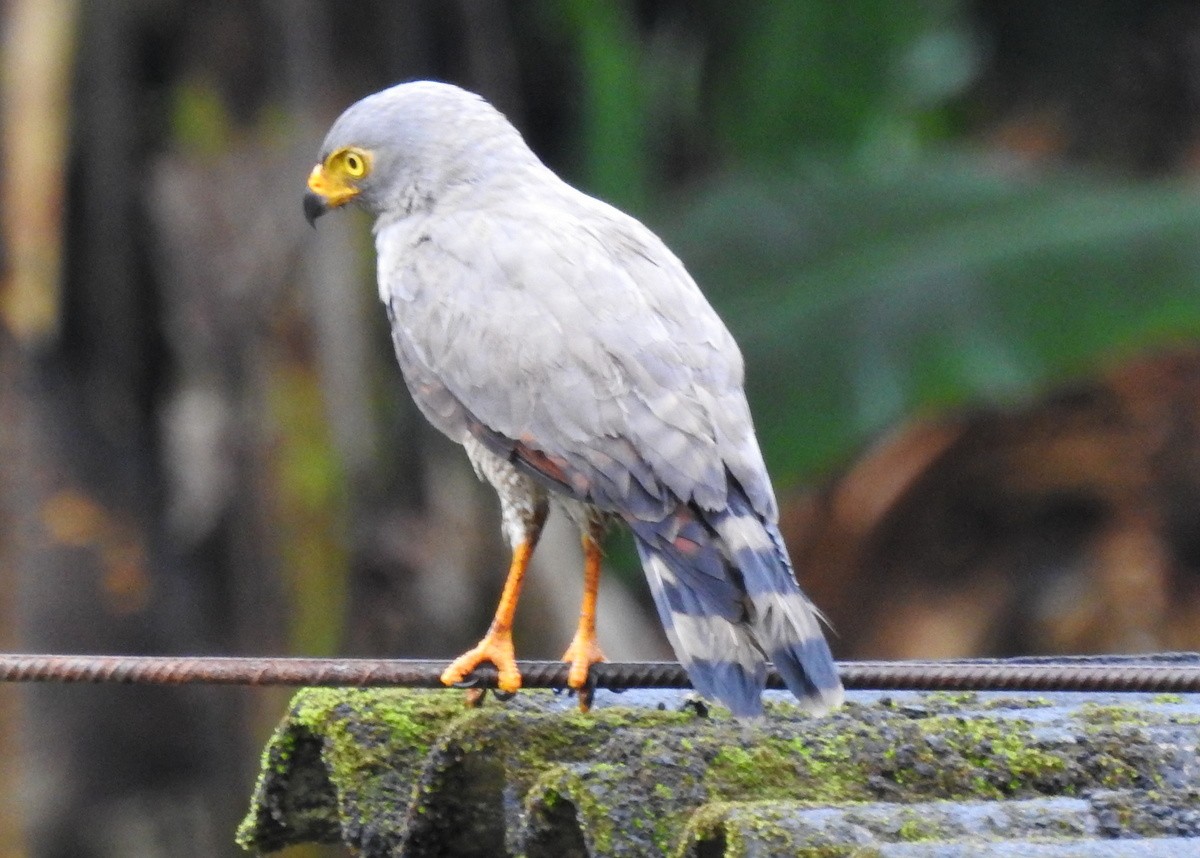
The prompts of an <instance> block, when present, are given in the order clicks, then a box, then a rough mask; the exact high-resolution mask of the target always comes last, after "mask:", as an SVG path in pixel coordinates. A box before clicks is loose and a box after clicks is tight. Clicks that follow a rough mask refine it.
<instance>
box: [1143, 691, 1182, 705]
mask: <svg viewBox="0 0 1200 858" xmlns="http://www.w3.org/2000/svg"><path fill="white" fill-rule="evenodd" d="M1150 701H1151V702H1152V703H1157V704H1158V705H1160V706H1167V705H1172V704H1178V703H1183V702H1185V701H1184V699H1183V695H1182V694H1155V695H1154V696H1153V697H1152V698H1150Z"/></svg>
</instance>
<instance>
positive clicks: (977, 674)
mask: <svg viewBox="0 0 1200 858" xmlns="http://www.w3.org/2000/svg"><path fill="white" fill-rule="evenodd" d="M445 666H446V665H445V663H444V662H440V661H418V660H410V659H321V658H215V657H200V656H196V657H190V656H183V657H171V656H111V655H27V654H0V682H82V683H100V682H107V683H124V684H136V685H182V684H195V683H200V684H211V685H247V686H266V685H323V686H402V687H407V688H441V687H442V683H441V681H440V679H439V677H440V675H441V672H442V670H443V669H444V668H445ZM518 666H519V667H520V669H521V673H522V677H523V681H524V683H523V684H524V686H525V687H526V688H556V689H561V688H565V687H566V680H567V666H566V665H565V664H563V663H562V662H558V661H525V662H520V663H519V664H518ZM838 668H839V670H840V672H841V676H842V681H843V682H844V683H845V685H846V687H847V688H849V689H894V690H901V689H908V690H946V691H950V690H953V691H1142V692H1156V693H1157V692H1200V656H1195V655H1194V654H1173V655H1166V656H1161V657H1155V658H1130V657H1108V658H1103V659H1100V658H1073V659H1072V658H1068V659H1030V660H1026V661H1006V660H995V661H992V660H978V661H942V662H937V661H921V662H884V661H878V662H876V661H861V662H841V663H840V664H839V665H838ZM591 680H592V683H593V685H594V687H596V688H607V689H614V690H621V689H627V688H690V687H691V686H690V684H689V683H688V679H687V675H686V674H685V673H684V671H683V668H682V667H680V665H679V664H677V663H675V662H626V663H606V664H598V665H595V666H594V667H593V668H592V672H591ZM471 684H472V685H473V686H475V687H479V688H494V687H495V684H496V672H495V670H493V669H492V668H491V667H489V666H485V667H483V668H481V669H480V670H478V671H476V673H475V674H473V675H472V682H471ZM768 684H769V685H770V686H771V687H774V688H781V687H782V683H781V682H780V681H779V677H778V675H776V674H775V673H774V671H772V672H771V675H770V677H769V683H768Z"/></svg>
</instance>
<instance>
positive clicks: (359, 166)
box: [342, 150, 367, 179]
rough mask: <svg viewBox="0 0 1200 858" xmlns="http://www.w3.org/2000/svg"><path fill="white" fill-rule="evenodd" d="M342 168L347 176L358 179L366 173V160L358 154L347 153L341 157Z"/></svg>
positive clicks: (353, 152)
mask: <svg viewBox="0 0 1200 858" xmlns="http://www.w3.org/2000/svg"><path fill="white" fill-rule="evenodd" d="M342 166H343V167H345V169H346V175H347V176H350V177H351V178H353V179H358V178H361V177H362V176H363V174H365V173H366V172H367V159H366V158H365V157H364V156H363V155H361V154H359V153H358V152H355V151H353V150H351V151H347V152H346V153H345V154H344V155H342Z"/></svg>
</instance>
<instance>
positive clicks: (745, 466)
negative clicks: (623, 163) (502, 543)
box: [377, 185, 774, 517]
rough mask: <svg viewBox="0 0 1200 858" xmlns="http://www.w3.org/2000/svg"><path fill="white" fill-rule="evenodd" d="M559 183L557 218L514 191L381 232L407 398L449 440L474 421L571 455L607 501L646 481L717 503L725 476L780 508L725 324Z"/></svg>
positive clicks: (632, 225)
mask: <svg viewBox="0 0 1200 858" xmlns="http://www.w3.org/2000/svg"><path fill="white" fill-rule="evenodd" d="M563 188H566V189H567V191H568V192H569V194H570V195H568V196H567V197H566V200H565V202H568V203H570V204H571V205H564V200H563V199H558V200H556V201H555V205H554V206H553V207H552V208H551V209H550V211H549V212H548V211H547V210H546V209H545V208H542V207H539V206H538V205H537V204H536V203H532V202H530V203H517V204H515V205H514V204H513V203H512V201H511V200H508V201H507V202H506V204H505V206H504V208H503V210H498V209H478V208H476V209H468V210H459V211H456V212H454V213H452V214H441V215H437V216H434V215H431V216H429V217H427V218H424V219H420V220H417V221H416V222H414V221H413V219H409V220H406V221H402V222H400V223H396V224H393V225H391V226H389V227H386V228H385V229H386V230H388V231H389V232H390V234H389V235H388V236H387V240H386V241H384V240H380V241H378V242H377V245H378V247H379V266H380V269H379V276H380V284H381V293H382V297H383V298H384V300H385V302H386V303H387V304H388V308H389V315H390V317H391V318H392V323H393V335H394V339H395V342H396V350H397V354H398V356H399V357H400V363H401V367H402V369H403V370H404V374H405V378H406V380H407V382H408V384H409V387H410V388H411V389H412V392H413V396H414V398H416V399H417V401H418V404H419V405H420V406H421V408H422V410H423V411H424V412H425V413H426V416H428V417H430V419H431V420H432V421H433V422H434V423H435V425H438V427H439V428H441V429H442V430H443V431H445V432H447V433H448V434H450V435H451V436H452V437H455V438H456V440H461V439H462V433H463V432H465V431H470V424H471V418H473V419H474V420H475V421H478V424H482V426H484V427H486V429H487V430H488V431H489V432H490V433H494V434H495V435H496V436H499V437H501V438H507V439H510V440H512V441H514V442H516V441H519V442H521V443H522V444H524V445H527V446H528V447H531V448H533V449H535V450H538V451H540V452H542V453H545V454H547V455H548V456H551V457H557V458H559V459H561V460H563V461H565V462H567V463H569V464H570V466H571V468H573V469H578V470H579V472H580V477H581V479H582V480H583V481H584V483H586V484H587V485H589V486H592V487H594V488H595V491H594V492H593V495H594V496H590V497H588V498H587V499H588V500H591V501H593V502H595V503H597V504H598V505H599V506H601V507H603V508H606V509H610V510H611V511H615V512H626V511H628V510H626V509H623V508H622V507H624V506H625V505H626V504H627V503H629V502H631V501H632V495H633V494H636V493H639V492H640V493H644V494H648V495H650V497H651V498H653V499H655V500H657V501H660V502H661V503H662V504H665V505H664V506H663V507H662V508H663V509H666V508H668V507H669V505H670V504H672V503H675V502H677V501H678V500H682V501H684V502H694V503H696V504H697V505H698V506H700V507H701V508H707V509H719V508H721V507H723V506H724V505H725V501H726V493H727V490H728V479H729V477H728V475H729V474H732V476H733V477H734V479H736V480H737V482H738V484H739V485H740V486H741V487H742V489H743V491H744V492H745V493H746V494H747V496H748V497H749V498H750V500H751V502H752V503H753V504H754V506H755V507H756V508H758V510H759V512H760V513H761V514H763V515H766V516H770V517H773V516H774V500H773V496H772V493H771V490H770V485H769V481H768V478H767V476H766V471H765V468H764V466H763V463H762V457H761V454H760V452H759V449H758V445H757V442H756V441H755V438H754V432H753V425H752V423H751V419H750V412H749V408H748V406H747V404H746V400H745V396H744V393H743V391H742V377H743V367H742V358H741V353H740V351H739V350H738V348H737V345H736V344H735V343H734V341H733V338H732V337H731V336H730V334H729V332H728V330H727V329H726V328H725V326H724V324H723V323H722V322H721V321H720V319H719V318H718V317H717V315H716V313H715V312H714V311H713V310H712V308H711V307H710V306H709V304H708V302H707V301H706V300H705V299H704V297H703V295H702V294H701V293H700V291H699V289H698V288H697V287H696V285H695V283H694V282H693V281H692V280H691V278H690V277H689V276H688V274H687V272H686V271H685V270H684V268H683V265H682V263H680V262H679V260H678V259H677V258H676V257H675V256H674V255H673V254H672V253H671V252H670V251H669V250H668V249H667V248H666V246H665V245H663V244H662V242H661V241H659V240H658V239H657V238H656V237H655V236H654V235H653V234H652V233H651V232H650V231H649V230H647V229H646V228H645V227H643V226H642V225H641V224H640V223H638V222H637V221H635V220H633V219H632V218H629V217H628V216H626V215H623V214H621V213H620V212H618V211H617V210H615V209H612V208H611V207H609V206H607V205H606V204H604V203H601V202H599V201H596V200H593V199H591V198H590V197H586V196H584V195H582V194H579V193H578V192H575V191H573V190H571V189H569V188H567V186H565V185H564V186H563ZM571 195H573V196H571ZM572 206H573V207H574V209H575V210H576V211H578V215H579V216H578V217H572V216H571V215H570V214H566V215H564V211H566V212H571V211H572ZM546 222H553V223H554V224H555V227H556V228H555V229H554V230H553V231H547V230H546V228H545V226H544V224H545V223H546ZM398 233H400V234H398ZM380 238H381V239H382V238H383V236H382V234H381V236H380ZM456 406H457V410H456ZM476 425H477V424H476ZM671 496H673V498H672V497H671ZM644 500H648V498H647V499H644ZM635 505H637V504H635ZM641 505H644V503H643V504H641Z"/></svg>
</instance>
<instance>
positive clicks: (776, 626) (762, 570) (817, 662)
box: [714, 495, 844, 712]
mask: <svg viewBox="0 0 1200 858" xmlns="http://www.w3.org/2000/svg"><path fill="white" fill-rule="evenodd" d="M714 528H715V529H716V531H717V533H718V534H719V535H720V537H721V540H722V541H723V542H724V544H725V547H726V550H727V551H728V552H729V556H730V560H731V561H732V564H733V566H734V567H735V568H737V570H738V571H739V572H740V573H741V576H742V582H743V584H744V586H745V588H746V594H747V596H748V597H749V600H750V604H751V606H752V608H751V611H750V616H749V618H748V622H749V624H750V625H751V627H752V628H753V635H754V638H755V640H756V641H757V642H758V644H759V645H760V646H761V647H762V649H763V650H764V651H765V652H766V654H767V656H768V657H769V658H770V659H771V662H772V663H773V664H774V665H775V669H776V670H778V671H779V675H780V677H781V678H782V679H783V682H784V685H786V686H787V687H788V690H789V691H791V692H792V694H794V695H795V696H796V698H797V699H798V700H799V701H800V703H801V705H803V706H805V707H806V708H808V709H810V710H812V711H814V712H826V711H828V710H830V709H832V708H834V707H835V706H839V705H841V703H842V699H843V697H844V693H843V691H842V683H841V680H840V679H839V678H838V674H837V667H836V665H835V664H834V661H833V655H832V653H830V651H829V644H828V643H827V642H826V640H825V634H824V632H823V631H822V629H821V622H822V619H823V618H822V617H821V614H820V612H819V611H818V610H817V608H816V607H815V606H814V605H813V603H812V602H811V601H809V599H808V597H807V596H805V595H804V593H803V591H802V590H801V589H800V586H799V585H798V584H797V583H796V578H795V576H794V574H793V572H792V565H791V562H790V561H789V560H788V556H787V549H786V548H785V547H784V545H783V537H782V535H781V534H780V533H779V528H778V527H777V526H776V525H775V524H774V523H773V522H765V521H763V520H762V519H761V518H759V517H758V515H757V514H756V513H755V512H754V511H753V510H752V509H751V508H750V505H749V503H747V502H745V501H744V499H742V498H740V497H738V496H737V495H733V496H732V497H731V498H730V506H729V509H728V510H727V511H725V512H724V513H723V514H721V515H720V517H719V518H717V520H716V521H715V522H714Z"/></svg>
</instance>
